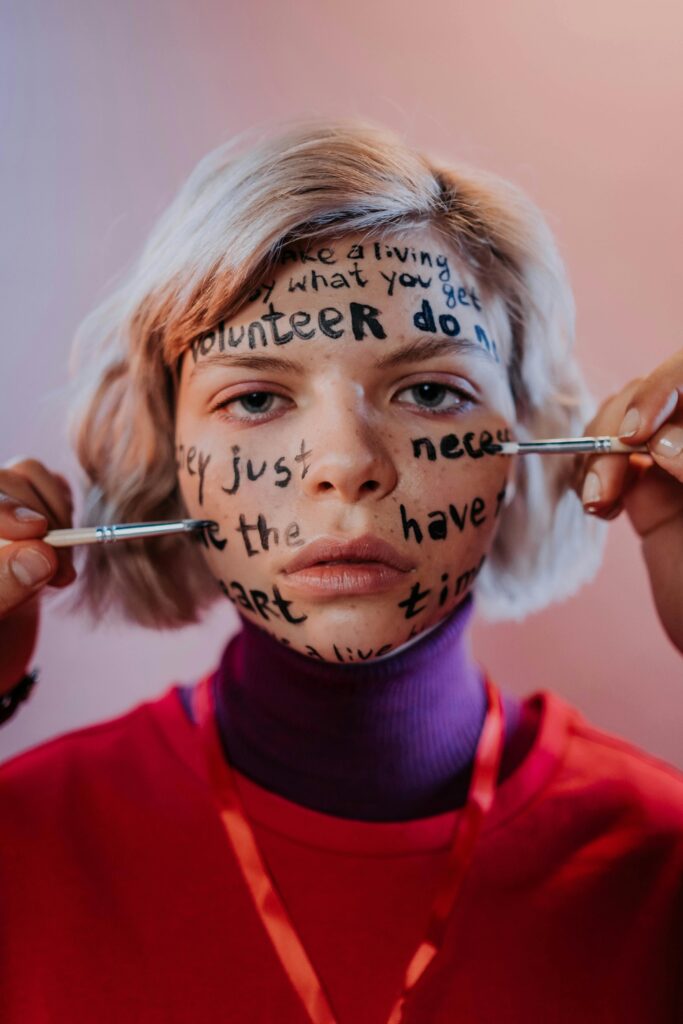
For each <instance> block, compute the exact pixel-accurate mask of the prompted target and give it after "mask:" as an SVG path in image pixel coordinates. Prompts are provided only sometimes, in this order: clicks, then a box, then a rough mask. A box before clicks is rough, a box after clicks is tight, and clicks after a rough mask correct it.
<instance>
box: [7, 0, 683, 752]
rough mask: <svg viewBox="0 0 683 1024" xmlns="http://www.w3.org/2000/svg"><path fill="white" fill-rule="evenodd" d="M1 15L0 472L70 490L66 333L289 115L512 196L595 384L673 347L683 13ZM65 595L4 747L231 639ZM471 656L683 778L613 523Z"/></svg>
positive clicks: (91, 712)
mask: <svg viewBox="0 0 683 1024" xmlns="http://www.w3.org/2000/svg"><path fill="white" fill-rule="evenodd" d="M2 22H3V24H2V26H1V31H0V47H1V52H0V74H1V75H2V79H3V80H2V82H0V97H1V99H0V102H2V104H3V107H2V140H3V142H2V156H1V158H0V159H1V160H2V166H1V174H2V190H3V196H4V199H5V203H4V206H3V217H2V234H3V244H2V258H3V262H4V267H3V273H2V275H0V281H1V285H0V287H2V290H3V303H2V309H3V321H4V323H3V340H2V353H3V358H2V364H1V365H2V377H1V381H2V387H1V395H0V398H1V401H0V462H4V461H5V460H7V459H9V458H10V457H13V456H15V455H24V456H30V457H34V458H37V459H40V460H41V461H43V462H44V463H45V464H46V465H47V466H49V467H51V468H52V469H54V470H56V471H59V472H63V473H65V474H66V475H67V476H68V477H69V478H70V479H71V480H72V481H74V480H75V476H74V462H73V456H72V455H71V452H70V451H69V449H68V447H67V445H66V440H65V431H64V426H63V423H64V418H63V407H64V405H63V403H64V398H63V395H62V394H61V391H60V389H61V388H62V387H63V385H64V383H65V381H66V379H67V370H66V360H67V353H68V349H69V345H70V341H71V337H72V333H73V331H74V329H75V327H76V325H77V323H78V322H79V320H80V319H81V317H82V316H83V315H84V314H85V313H86V312H87V311H88V310H89V309H90V308H91V307H92V306H93V305H94V304H95V303H96V302H97V301H98V300H99V299H100V298H102V297H103V296H104V295H105V294H106V293H107V291H108V289H109V286H110V284H111V282H112V279H113V277H114V275H115V274H116V273H118V271H119V270H120V269H122V268H123V267H125V266H127V265H128V264H129V263H130V261H131V260H132V259H133V257H134V256H135V255H136V253H137V251H138V249H139V247H140V245H141V243H142V242H143V239H144V238H145V236H146V233H147V231H148V229H149V228H150V226H151V224H152V222H153V221H154V220H155V218H156V217H157V216H158V214H159V213H160V212H161V211H162V209H163V208H164V207H165V206H166V204H167V203H168V201H169V200H170V198H171V196H172V194H173V193H174V191H175V189H176V188H177V187H178V186H179V185H180V184H181V182H182V181H183V180H184V178H185V176H186V175H187V174H188V172H189V171H190V170H191V168H192V167H193V166H194V164H195V163H196V161H197V160H198V159H199V158H200V157H201V156H202V155H203V154H204V153H205V152H206V151H207V150H209V149H210V148H213V147H214V146H215V145H218V144H219V143H220V142H222V141H224V140H225V139H226V138H228V137H229V136H231V135H232V134H233V133H234V132H236V131H240V130H242V129H243V128H245V127H246V126H247V125H249V124H252V123H254V122H257V123H260V124H264V125H266V124H271V123H277V121H278V120H279V119H281V118H284V117H289V116H293V115H302V114H322V115H326V114H330V115H333V114H354V113H359V114H364V115H366V116H369V117H371V118H373V119H375V120H378V121H380V122H383V123H386V124H387V125H389V126H392V127H394V128H397V129H399V130H400V131H402V132H404V133H405V134H406V135H407V137H408V139H409V140H410V141H411V142H413V143H414V144H416V145H417V146H423V147H425V148H428V149H431V150H435V151H436V152H438V153H440V154H441V155H443V156H445V157H449V156H450V157H453V158H462V159H465V160H469V161H471V162H474V163H476V164H479V165H481V166H482V167H484V168H487V169H490V170H492V171H496V172H498V173H500V174H503V175H505V176H507V177H509V178H510V179H511V180H513V181H515V182H516V183H517V184H519V185H520V186H522V187H523V188H525V189H526V190H527V191H528V192H529V194H530V195H531V197H532V198H533V199H534V200H535V201H536V202H537V203H538V204H539V205H540V206H541V208H542V209H543V210H544V212H545V214H546V216H547V217H548V219H549V221H550V224H551V226H552V228H553V230H554V231H555V233H556V236H557V239H558V242H559V245H560V249H561V251H562V253H563V255H564V258H565V261H566V263H567V265H568V268H569V272H570V276H571V279H572V281H573V284H574V288H575V293H576V298H577V306H578V341H577V345H578V353H579V357H580V360H581V362H582V364H583V366H584V368H585V371H586V373H587V376H588V379H589V381H590V383H591V386H592V389H593V391H594V393H595V394H596V395H597V396H599V397H606V396H607V395H609V394H610V393H612V392H613V391H615V390H617V389H619V388H621V387H622V386H623V385H624V384H625V383H627V381H629V380H630V379H631V378H632V377H634V376H641V375H644V374H645V373H647V372H648V371H649V370H651V369H652V368H654V366H655V365H657V363H659V362H661V361H662V360H663V359H664V358H665V357H667V356H668V355H669V354H670V353H671V352H672V351H674V350H675V349H677V348H679V347H680V346H681V344H683V340H682V339H681V334H680V328H679V322H680V314H679V304H680V301H681V294H682V293H683V287H682V286H683V280H682V278H681V249H680V245H681V238H682V237H683V216H682V205H681V179H682V177H683V160H682V155H683V154H682V148H683V133H681V129H680V126H681V114H682V113H683V108H682V103H681V100H682V91H683V90H682V87H683V62H682V61H681V52H680V40H681V33H682V32H683V7H681V5H680V4H675V3H673V2H665V0H653V2H651V3H649V4H648V5H645V4H624V3H623V2H617V0H597V2H596V0H590V2H588V0H572V3H567V2H566V0H562V2H555V0H554V2H549V0H517V2H515V3H509V2H506V0H477V2H476V3H467V4H465V3H457V2H454V0H425V2H423V3H420V4H417V5H415V4H407V3H404V2H397V0H375V2H369V3H368V2H363V3H361V2H358V0H347V2H345V3H320V2H314V0H304V2H298V3H295V4H293V5H290V4H284V3H278V2H275V0H261V2H260V3H247V4H244V3H238V2H237V0H232V2H231V3H230V2H228V3H226V2H223V3H219V2H217V0H192V2H191V3H189V2H188V3H183V2H180V0H175V2H161V0H154V2H143V3H137V2H136V3H133V2H131V0H117V2H116V3H105V2H104V0H99V2H95V3H93V2H90V0H88V2H86V0H64V2H62V3H60V4H54V3H49V2H47V0H43V2H42V3H40V2H38V3H32V4H23V3H21V0H12V2H8V0H6V2H5V4H4V5H3V14H2ZM59 597H60V595H59V593H58V592H57V591H54V590H53V591H51V592H50V591H48V592H47V596H46V598H45V599H44V601H43V621H42V627H41V633H40V638H39V643H38V648H37V651H36V654H35V657H34V660H33V664H37V665H39V666H40V667H41V668H42V678H41V682H40V683H39V686H38V687H37V688H36V690H35V692H34V694H33V696H32V698H31V700H30V702H29V703H28V704H26V705H24V706H23V707H22V708H21V710H20V711H19V712H18V713H17V715H16V717H15V718H14V719H13V720H12V721H11V722H10V723H8V724H7V725H6V726H4V727H3V728H2V730H1V732H0V759H4V758H6V757H8V756H10V755H11V754H12V753H14V752H15V751H18V750H21V749H23V748H26V747H29V746H33V745H34V744H36V743H38V742H40V741H42V740H44V739H45V738H47V737H50V736H54V735H57V734H59V733H62V732H64V731H66V730H69V729H72V728H75V727H77V726H80V725H83V724H87V723H90V722H93V721H97V720H101V719H105V718H108V717H111V716H112V715H115V714H119V713H121V712H123V711H124V710H126V709H127V708H129V707H131V706H133V705H134V704H136V703H138V702H139V701H141V700H143V699H146V698H148V697H151V696H154V695H155V694H158V693H160V692H161V691H162V690H164V689H166V687H167V686H169V685H170V684H171V683H172V682H174V681H187V680H190V679H193V678H196V677H197V676H198V675H199V674H200V673H202V672H204V671H206V670H208V669H209V668H211V667H212V666H213V664H214V662H215V660H216V658H217V656H218V654H219V652H220V650H221V649H222V647H223V645H224V643H225V641H226V639H227V637H228V636H229V634H230V633H231V632H232V631H233V630H234V628H235V620H234V618H233V613H232V608H231V606H229V605H228V604H227V602H225V603H221V604H219V605H217V606H216V608H215V609H214V611H213V612H212V613H211V615H210V616H209V617H207V619H206V621H205V622H204V623H203V624H202V625H201V626H199V627H193V628H188V629H186V630H182V631H180V632H176V633H163V632H160V633H154V632H148V631H144V630H141V629H134V628H131V627H127V626H107V625H105V624H103V625H102V627H101V628H100V629H99V630H96V631H91V630H88V629H87V628H86V623H85V620H83V621H79V620H78V619H76V618H67V617H65V616H64V615H63V614H60V611H59V604H60V600H59ZM474 648H475V652H476V653H477V655H478V656H479V658H480V660H481V661H482V662H483V663H484V664H485V665H486V666H487V667H488V668H489V670H490V672H491V673H492V675H493V677H494V679H496V680H497V682H498V683H499V684H500V685H501V686H503V687H507V688H509V689H510V690H513V691H515V692H517V693H519V694H526V693H530V692H532V691H534V690H536V689H541V688H545V689H552V690H554V691H556V692H557V693H559V694H561V695H562V696H563V697H565V698H566V699H567V700H569V701H570V702H572V703H573V704H575V705H576V706H578V707H579V708H580V709H581V710H582V712H583V713H584V714H585V715H586V716H587V717H588V718H589V719H590V720H591V721H592V722H593V723H595V724H596V725H598V726H600V727H602V728H605V729H608V730H610V731H613V732H616V733H618V734H620V735H622V736H624V737H626V738H628V739H629V740H631V741H633V742H635V743H637V744H638V745H639V746H641V747H642V748H644V749H645V750H647V751H650V752H652V753H653V754H655V755H657V756H659V757H661V758H663V759H665V760H667V761H669V762H671V763H674V764H677V765H678V766H679V767H683V749H682V748H681V742H680V737H681V727H682V726H683V671H682V669H683V661H681V657H680V655H679V654H678V653H677V652H676V651H675V650H674V648H673V646H672V645H671V643H670V642H669V641H668V639H667V638H666V636H665V634H664V633H663V630H662V629H661V627H660V625H659V622H658V619H657V617H656V614H655V611H654V607H653V603H652V599H651V595H650V590H649V584H648V579H647V575H646V572H645V568H644V564H643V562H642V560H641V557H640V554H639V542H638V539H637V537H636V536H635V534H634V533H633V531H632V530H631V528H630V525H629V523H628V522H627V520H626V519H625V517H623V516H622V517H620V518H619V519H617V520H616V521H614V522H613V523H611V524H610V530H609V542H608V549H607V556H606V560H605V563H604V566H603V568H602V570H601V572H600V575H599V577H598V578H597V580H596V581H595V583H594V584H592V585H591V586H589V587H586V588H584V590H583V591H582V592H581V593H580V594H579V595H578V596H576V597H575V598H573V599H572V600H569V601H567V602H565V603H564V604H561V605H555V606H553V607H551V608H549V609H548V610H547V611H545V612H543V613H542V614H538V615H535V616H532V617H530V618H529V619H527V620H526V621H525V622H524V623H522V624H521V625H520V624H512V623H511V624H507V625H502V626H501V625H488V626H487V625H484V624H481V623H478V624H477V625H476V626H475V631H474Z"/></svg>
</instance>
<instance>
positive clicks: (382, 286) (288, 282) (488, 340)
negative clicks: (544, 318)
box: [184, 227, 507, 376]
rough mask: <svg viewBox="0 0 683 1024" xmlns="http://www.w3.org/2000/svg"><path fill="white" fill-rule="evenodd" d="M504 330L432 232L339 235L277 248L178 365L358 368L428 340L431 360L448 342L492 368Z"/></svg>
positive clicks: (502, 320)
mask: <svg viewBox="0 0 683 1024" xmlns="http://www.w3.org/2000/svg"><path fill="white" fill-rule="evenodd" d="M505 328H506V317H505V315H504V312H503V306H502V302H501V300H500V298H499V297H497V296H495V295H493V294H492V293H491V292H490V291H486V289H484V288H482V286H481V284H480V283H479V282H478V281H477V280H476V279H475V277H474V275H473V274H472V273H471V272H470V271H469V270H468V268H467V267H466V266H465V265H464V264H463V262H462V261H460V260H459V259H458V258H457V256H456V254H455V253H454V251H453V248H452V246H451V245H450V244H449V243H448V240H447V239H445V238H444V237H443V236H442V235H441V234H440V233H439V232H438V231H437V230H436V229H434V228H431V227H428V228H415V229H412V230H410V231H402V232H401V233H399V234H391V233H385V234H384V235H383V236H382V237H377V236H375V237H368V236H367V235H362V234H346V235H342V236H339V237H338V238H335V239H324V240H317V241H311V240H306V241H302V242H297V243H293V244H292V245H289V246H285V247H284V248H283V249H282V250H281V251H280V253H279V256H278V259H277V262H276V263H275V265H274V266H273V267H272V269H271V270H270V271H269V272H267V273H265V274H264V275H263V277H262V280H261V281H260V282H259V284H258V286H257V287H256V288H255V289H254V290H253V291H252V293H251V294H250V295H249V296H248V298H247V301H246V302H245V303H244V304H243V305H242V306H241V307H240V309H239V311H238V312H236V313H235V314H234V315H233V316H231V317H230V318H229V319H228V320H226V321H223V322H221V324H219V325H217V326H215V327H213V328H211V329H209V330H206V331H204V332H202V334H200V335H198V336H197V337H195V338H194V339H191V341H190V346H189V348H190V353H189V358H188V359H186V360H184V362H185V363H186V364H189V366H190V369H191V370H192V371H194V370H195V369H197V367H198V365H199V364H200V363H206V362H211V363H213V362H214V360H216V361H217V362H221V363H223V364H225V363H228V362H230V361H231V360H232V361H234V362H235V363H237V362H238V361H241V360H242V359H243V358H245V357H249V358H254V359H255V358H257V357H258V358H260V359H261V360H262V362H263V363H264V364H265V363H266V362H267V361H268V360H269V359H272V357H274V356H275V357H279V358H283V357H287V356H290V355H291V356H294V357H295V358H297V359H303V360H304V361H309V360H311V359H317V358H319V357H320V354H321V352H324V356H325V359H326V361H327V360H330V359H334V360H340V361H341V362H345V361H347V360H348V359H352V360H353V361H354V362H355V363H356V365H358V364H361V363H363V362H365V361H366V360H367V359H371V360H373V361H374V360H375V359H376V358H377V357H378V356H382V355H384V356H386V355H387V353H389V352H390V351H391V350H392V349H395V348H396V347H397V346H404V345H405V344H406V343H415V342H418V341H422V342H429V343H431V345H432V353H433V352H434V351H435V348H434V346H435V344H436V343H438V342H439V341H441V342H444V341H445V342H448V341H450V342H451V344H452V348H453V350H454V351H458V352H463V351H465V350H466V348H467V346H468V345H469V346H470V348H471V353H477V352H478V353H479V354H480V355H481V356H485V357H486V356H487V357H489V359H490V360H491V361H492V362H495V363H497V364H498V365H499V367H502V366H503V365H506V364H507V358H506V356H505V353H506V349H507V344H506V342H507V339H506V338H505V334H506V330H505ZM360 341H362V342H364V343H365V344H363V345H357V344H356V343H357V342H360ZM346 342H348V345H347V344H346ZM335 343H336V344H335ZM427 351H428V348H427V347H426V348H425V352H427ZM184 369H185V367H184ZM192 375H193V376H194V372H193V373H192Z"/></svg>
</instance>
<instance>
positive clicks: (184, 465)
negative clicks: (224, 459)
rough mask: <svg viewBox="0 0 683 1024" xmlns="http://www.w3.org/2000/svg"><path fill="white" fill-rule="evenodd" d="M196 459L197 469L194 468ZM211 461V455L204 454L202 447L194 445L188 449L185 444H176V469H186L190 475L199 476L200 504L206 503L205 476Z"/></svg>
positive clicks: (198, 498)
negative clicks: (198, 447)
mask: <svg viewBox="0 0 683 1024" xmlns="http://www.w3.org/2000/svg"><path fill="white" fill-rule="evenodd" d="M195 459H197V464H198V468H197V469H195V468H194V465H195ZM210 461H211V455H204V453H203V452H202V451H201V449H197V448H196V447H195V446H194V445H193V446H192V447H191V448H188V449H187V450H186V449H185V445H184V444H177V445H176V469H177V470H178V471H179V472H180V471H181V470H186V471H187V473H188V474H189V476H199V489H198V495H197V500H198V502H199V504H200V505H203V504H204V476H205V474H206V467H207V466H208V464H209V462H210Z"/></svg>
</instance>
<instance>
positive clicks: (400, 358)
mask: <svg viewBox="0 0 683 1024" xmlns="http://www.w3.org/2000/svg"><path fill="white" fill-rule="evenodd" d="M453 353H457V354H463V355H475V356H479V357H480V358H481V357H483V358H484V359H486V360H487V361H488V360H490V361H491V362H495V360H494V359H493V357H492V356H491V355H490V353H489V352H487V351H486V349H485V348H484V347H483V346H482V345H479V344H477V342H475V341H472V340H471V339H470V338H445V337H444V338H438V337H437V338H415V339H414V340H412V341H408V342H407V343H406V344H405V345H402V346H401V347H400V348H398V349H396V351H394V352H392V353H390V354H389V355H386V356H382V358H381V359H378V360H377V361H376V363H375V369H377V370H386V369H393V368H394V367H396V366H402V365H403V364H405V363H414V362H419V361H420V360H423V359H431V358H434V357H435V356H440V355H452V354H453ZM217 365H219V366H234V367H242V368H243V369H248V370H280V371H282V370H288V371H289V372H290V373H299V374H300V373H303V372H304V368H303V366H302V365H301V363H299V362H296V360H294V359H287V358H286V357H285V356H267V355H258V356H256V355H254V356H248V355H240V356H238V355H229V354H227V353H223V354H217V355H215V356H208V358H206V359H200V360H199V361H198V362H197V363H195V365H194V366H193V367H192V372H191V374H190V380H191V379H192V378H193V377H195V376H197V375H198V374H200V373H202V371H203V370H207V369H210V368H211V367H212V366H217Z"/></svg>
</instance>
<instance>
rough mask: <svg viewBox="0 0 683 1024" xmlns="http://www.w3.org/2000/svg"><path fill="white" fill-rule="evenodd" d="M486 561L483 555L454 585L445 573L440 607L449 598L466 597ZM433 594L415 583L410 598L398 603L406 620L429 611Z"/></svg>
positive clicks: (440, 594) (439, 599)
mask: <svg viewBox="0 0 683 1024" xmlns="http://www.w3.org/2000/svg"><path fill="white" fill-rule="evenodd" d="M485 561H486V555H482V556H481V558H480V559H479V561H478V563H477V564H476V565H474V566H472V568H470V569H465V570H464V572H461V573H459V574H458V576H457V577H456V579H455V583H454V584H451V583H449V577H450V574H449V573H448V572H443V573H442V574H441V576H440V579H439V592H438V596H437V605H438V607H439V608H443V606H444V605H445V604H446V601H447V600H448V598H449V597H462V596H464V594H465V593H466V592H467V590H468V589H469V588H470V587H471V586H472V584H473V583H474V581H475V580H476V578H477V576H478V575H479V573H480V572H481V569H482V566H483V565H484V562H485ZM433 593H434V590H433V589H432V588H431V587H427V588H426V589H424V590H423V589H422V587H421V584H420V583H413V585H412V587H411V588H410V592H409V593H408V596H407V597H405V598H404V599H403V600H402V601H399V602H398V607H399V608H402V609H403V610H404V611H403V614H404V617H405V618H406V619H412V618H414V616H416V615H419V614H420V612H424V611H427V609H428V608H429V605H430V603H431V602H430V601H429V600H428V599H429V598H430V596H431V595H432V594H433ZM411 636H412V633H411ZM409 639H410V638H409Z"/></svg>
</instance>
